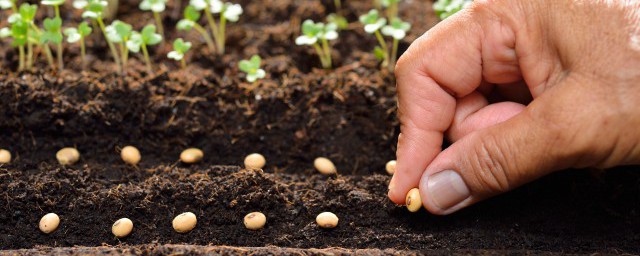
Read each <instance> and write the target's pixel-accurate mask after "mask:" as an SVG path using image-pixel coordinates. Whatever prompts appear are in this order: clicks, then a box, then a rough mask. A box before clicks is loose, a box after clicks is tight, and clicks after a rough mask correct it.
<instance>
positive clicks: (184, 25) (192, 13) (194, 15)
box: [176, 5, 216, 52]
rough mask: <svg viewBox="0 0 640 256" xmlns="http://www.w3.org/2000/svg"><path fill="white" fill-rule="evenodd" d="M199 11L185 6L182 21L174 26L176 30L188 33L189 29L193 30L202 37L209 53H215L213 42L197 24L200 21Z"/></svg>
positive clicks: (190, 6)
mask: <svg viewBox="0 0 640 256" xmlns="http://www.w3.org/2000/svg"><path fill="white" fill-rule="evenodd" d="M200 16H201V14H200V11H198V9H197V8H196V7H194V6H192V5H189V6H187V8H185V9H184V19H182V20H180V21H178V25H177V26H176V27H177V28H178V30H183V31H190V30H191V29H195V30H196V31H197V32H198V33H200V34H201V35H202V37H203V38H204V40H205V41H206V42H207V46H209V50H211V52H213V51H215V48H216V46H215V45H214V44H213V40H211V36H209V32H207V30H206V29H205V28H203V27H202V26H200V24H198V20H199V19H200Z"/></svg>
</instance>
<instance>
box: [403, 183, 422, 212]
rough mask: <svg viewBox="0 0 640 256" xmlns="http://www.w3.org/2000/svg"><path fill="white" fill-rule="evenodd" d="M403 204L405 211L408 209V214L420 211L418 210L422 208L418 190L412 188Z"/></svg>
mask: <svg viewBox="0 0 640 256" xmlns="http://www.w3.org/2000/svg"><path fill="white" fill-rule="evenodd" d="M405 203H406V204H407V209H409V211H410V212H417V211H418V210H420V208H421V207H422V199H421V198H420V190H418V189H417V188H412V189H411V190H409V193H407V199H406V202H405Z"/></svg>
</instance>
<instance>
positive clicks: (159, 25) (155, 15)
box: [153, 12, 164, 37]
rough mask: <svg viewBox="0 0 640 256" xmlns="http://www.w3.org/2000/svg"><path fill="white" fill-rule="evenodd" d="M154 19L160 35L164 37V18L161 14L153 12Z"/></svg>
mask: <svg viewBox="0 0 640 256" xmlns="http://www.w3.org/2000/svg"><path fill="white" fill-rule="evenodd" d="M153 18H155V19H156V24H158V34H160V35H162V36H163V37H164V26H163V25H162V18H161V17H160V13H159V12H153Z"/></svg>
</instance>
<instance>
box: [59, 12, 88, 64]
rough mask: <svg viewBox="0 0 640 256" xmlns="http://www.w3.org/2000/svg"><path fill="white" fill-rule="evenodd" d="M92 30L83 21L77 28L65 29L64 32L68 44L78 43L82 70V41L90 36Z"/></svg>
mask: <svg viewBox="0 0 640 256" xmlns="http://www.w3.org/2000/svg"><path fill="white" fill-rule="evenodd" d="M92 31H93V29H91V26H89V23H87V22H86V21H83V22H82V23H80V25H78V28H67V29H65V30H64V34H65V35H66V36H67V42H68V43H75V42H80V57H81V59H82V64H83V65H82V68H83V69H84V67H85V66H86V65H85V61H86V60H85V55H86V53H85V52H86V50H85V48H86V47H85V44H84V39H85V38H86V37H87V36H88V35H90V34H91V32H92Z"/></svg>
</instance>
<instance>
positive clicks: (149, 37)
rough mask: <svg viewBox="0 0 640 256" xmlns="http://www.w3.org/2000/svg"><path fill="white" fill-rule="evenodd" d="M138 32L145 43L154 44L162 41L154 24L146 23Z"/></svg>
mask: <svg viewBox="0 0 640 256" xmlns="http://www.w3.org/2000/svg"><path fill="white" fill-rule="evenodd" d="M140 34H141V35H142V41H143V42H144V44H146V45H156V44H159V43H160V42H162V36H161V35H160V34H157V33H156V26H155V25H146V26H145V27H144V28H143V29H142V32H141V33H140Z"/></svg>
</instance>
